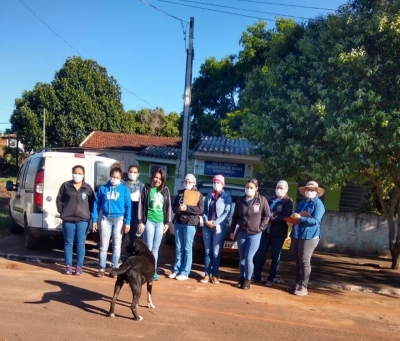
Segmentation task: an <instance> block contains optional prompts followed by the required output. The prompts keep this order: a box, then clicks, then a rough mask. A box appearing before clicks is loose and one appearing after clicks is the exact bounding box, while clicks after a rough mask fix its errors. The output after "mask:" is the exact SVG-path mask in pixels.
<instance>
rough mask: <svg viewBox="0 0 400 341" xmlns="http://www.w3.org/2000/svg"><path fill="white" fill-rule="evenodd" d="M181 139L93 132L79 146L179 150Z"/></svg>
mask: <svg viewBox="0 0 400 341" xmlns="http://www.w3.org/2000/svg"><path fill="white" fill-rule="evenodd" d="M180 143H181V139H180V138H177V137H163V136H152V135H136V134H135V135H133V134H119V133H108V132H102V131H93V132H92V133H90V134H89V136H88V137H87V138H86V139H85V140H84V141H83V142H82V143H81V144H80V145H79V146H80V147H82V148H84V149H115V150H132V151H140V150H143V149H145V148H147V147H149V146H159V147H168V148H179V147H180Z"/></svg>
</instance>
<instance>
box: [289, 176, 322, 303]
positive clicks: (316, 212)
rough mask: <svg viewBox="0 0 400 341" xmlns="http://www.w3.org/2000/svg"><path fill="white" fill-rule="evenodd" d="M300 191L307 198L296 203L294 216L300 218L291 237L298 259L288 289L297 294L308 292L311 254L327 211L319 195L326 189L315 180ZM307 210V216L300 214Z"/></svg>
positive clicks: (294, 252)
mask: <svg viewBox="0 0 400 341" xmlns="http://www.w3.org/2000/svg"><path fill="white" fill-rule="evenodd" d="M299 192H300V193H301V194H302V195H303V196H305V199H304V200H303V201H301V202H299V203H298V204H297V205H296V209H295V213H293V214H292V217H293V218H297V219H299V220H300V223H299V224H296V225H294V226H293V229H292V232H291V234H290V237H291V239H292V240H291V249H292V251H293V255H294V258H295V260H296V277H295V283H294V285H293V286H292V287H290V288H289V289H288V290H289V292H292V293H294V294H295V295H297V296H305V295H307V294H308V291H307V285H308V281H309V279H310V274H311V256H312V254H313V252H314V250H315V248H316V247H317V245H318V242H319V238H320V235H321V229H320V226H321V220H322V217H323V215H324V213H325V206H324V204H323V203H322V201H321V199H319V197H321V196H323V195H324V193H325V190H324V189H323V188H321V187H319V186H318V183H316V182H315V181H309V182H307V185H306V186H305V187H299ZM302 212H307V213H308V214H306V215H307V216H304V214H300V213H302Z"/></svg>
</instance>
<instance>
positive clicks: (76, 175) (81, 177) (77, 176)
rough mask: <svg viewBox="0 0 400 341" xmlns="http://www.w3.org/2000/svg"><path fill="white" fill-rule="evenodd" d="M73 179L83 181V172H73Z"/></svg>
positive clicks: (76, 181)
mask: <svg viewBox="0 0 400 341" xmlns="http://www.w3.org/2000/svg"><path fill="white" fill-rule="evenodd" d="M72 180H73V181H74V182H75V183H78V182H82V180H83V175H82V174H72Z"/></svg>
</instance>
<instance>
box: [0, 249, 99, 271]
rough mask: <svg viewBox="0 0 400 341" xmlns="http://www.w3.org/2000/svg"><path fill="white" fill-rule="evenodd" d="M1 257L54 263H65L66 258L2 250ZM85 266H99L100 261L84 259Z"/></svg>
mask: <svg viewBox="0 0 400 341" xmlns="http://www.w3.org/2000/svg"><path fill="white" fill-rule="evenodd" d="M0 257H3V258H6V259H9V260H20V261H25V262H31V263H47V264H49V263H52V264H56V263H57V264H65V261H64V258H55V257H44V256H32V255H16V254H13V253H4V252H0ZM83 265H84V266H88V267H96V268H97V267H98V265H99V262H98V261H84V262H83Z"/></svg>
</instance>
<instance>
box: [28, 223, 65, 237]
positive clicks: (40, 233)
mask: <svg viewBox="0 0 400 341" xmlns="http://www.w3.org/2000/svg"><path fill="white" fill-rule="evenodd" d="M30 231H31V233H32V235H33V236H34V237H36V238H40V239H46V238H50V239H62V238H64V234H63V230H57V229H53V230H48V229H44V228H41V227H32V226H31V227H30Z"/></svg>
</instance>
